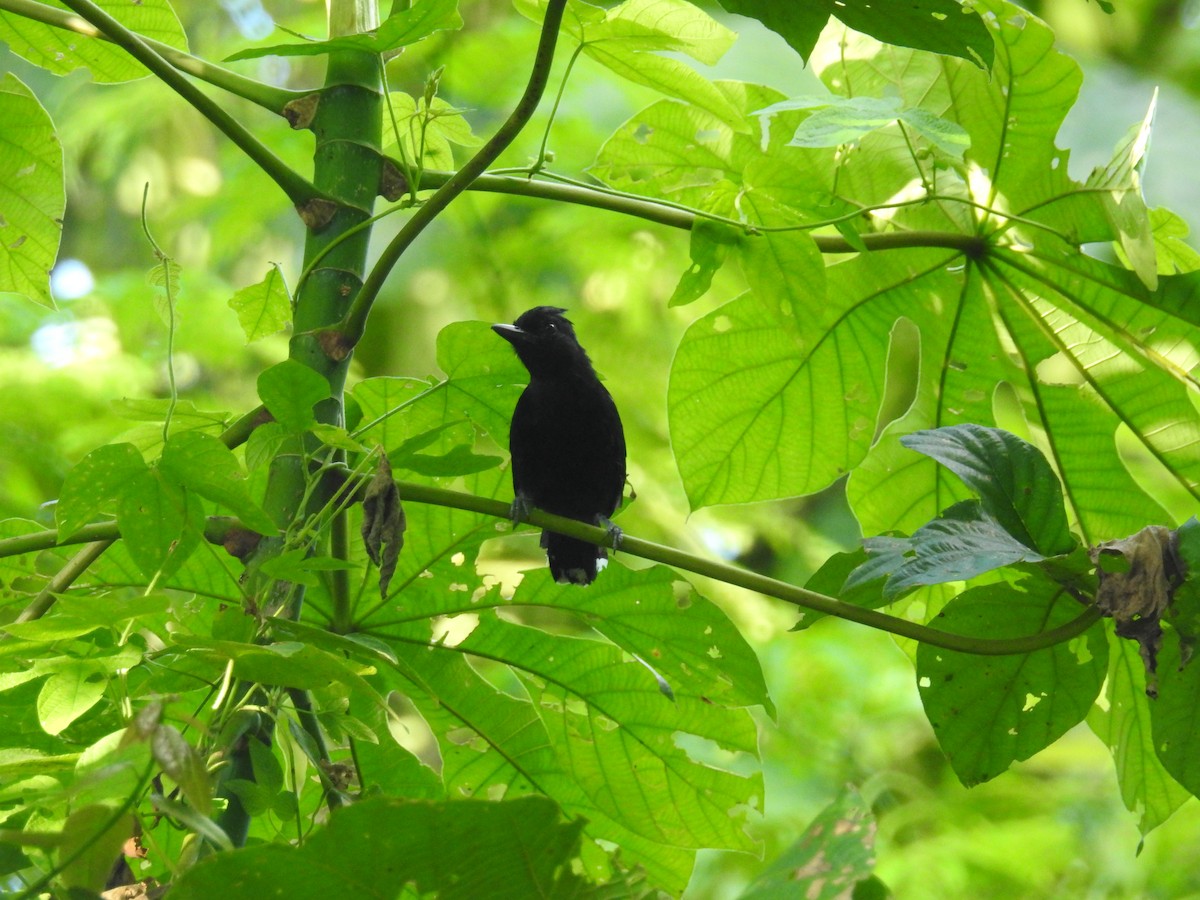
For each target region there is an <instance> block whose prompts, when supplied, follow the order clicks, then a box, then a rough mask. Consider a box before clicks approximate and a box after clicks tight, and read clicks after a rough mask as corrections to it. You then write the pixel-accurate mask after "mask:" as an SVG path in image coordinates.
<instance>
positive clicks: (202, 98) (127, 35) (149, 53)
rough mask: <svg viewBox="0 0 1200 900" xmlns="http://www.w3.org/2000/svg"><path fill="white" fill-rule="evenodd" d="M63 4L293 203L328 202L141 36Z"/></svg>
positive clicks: (75, 1)
mask: <svg viewBox="0 0 1200 900" xmlns="http://www.w3.org/2000/svg"><path fill="white" fill-rule="evenodd" d="M63 2H64V3H66V5H67V6H69V7H71V9H73V10H75V12H77V13H78V14H79V15H81V16H82V17H83V18H84V19H86V20H87V21H88V22H90V23H92V25H94V26H95V27H96V28H97V29H99V31H100V32H101V33H102V34H104V35H106V36H107V37H108V38H109V39H110V40H112V42H113V43H115V44H117V45H118V46H120V47H121V48H122V49H124V50H125V51H126V52H128V53H129V55H130V56H132V57H133V58H134V59H136V60H137V61H138V62H140V63H141V64H142V65H144V66H145V67H146V68H147V69H149V70H150V71H151V72H152V73H153V74H154V75H156V76H157V77H158V78H159V80H161V81H162V82H163V83H164V84H166V85H167V86H168V87H169V88H171V89H172V90H174V91H175V92H176V93H177V94H179V96H181V97H183V99H184V100H186V101H187V102H188V103H190V104H191V105H192V106H193V107H194V108H195V109H196V110H197V111H198V112H199V113H200V114H201V115H203V116H204V117H205V118H206V119H208V120H209V121H210V122H212V123H213V125H215V126H216V127H217V128H219V129H220V130H221V131H222V132H223V133H224V134H225V136H226V137H228V138H229V139H230V140H231V141H233V143H234V144H236V145H237V146H238V147H239V148H240V149H241V150H242V152H244V153H245V154H246V155H247V156H249V157H250V159H252V160H253V161H254V163H255V164H256V165H257V166H258V167H259V168H260V169H262V170H263V171H264V172H266V173H267V174H268V175H269V176H270V177H271V178H272V179H273V180H274V181H275V183H276V184H277V185H279V187H280V189H282V190H283V192H284V193H285V194H287V197H288V199H289V200H291V201H292V203H293V204H295V205H296V206H302V205H304V204H305V203H307V202H308V201H311V200H317V199H324V200H328V198H325V197H323V196H322V195H321V192H320V191H318V190H317V189H316V188H315V187H313V185H312V184H311V183H310V182H309V181H308V180H307V179H305V178H304V177H303V176H302V175H300V174H299V173H298V172H295V171H293V170H292V169H291V168H289V167H288V166H287V165H286V164H285V163H284V162H283V161H282V160H281V159H280V158H279V157H277V156H276V155H275V154H274V153H272V152H271V151H270V149H268V148H267V146H266V145H265V144H263V143H261V142H260V141H259V140H258V138H256V137H255V136H254V135H252V134H251V133H250V132H249V131H247V130H246V128H245V126H243V125H242V124H241V123H240V122H238V121H237V120H236V119H235V118H233V116H231V115H229V113H227V112H226V111H225V110H224V109H222V108H221V106H220V105H219V104H218V103H217V102H216V101H215V100H213V99H212V98H211V97H209V96H208V95H206V94H205V93H204V92H203V91H201V90H200V89H199V88H198V87H196V86H195V85H194V84H192V83H191V82H190V81H188V80H187V78H186V77H184V76H183V75H182V74H181V73H180V72H178V71H177V70H176V69H175V67H174V66H172V65H171V63H169V62H168V61H167V60H166V59H164V58H163V57H162V56H160V55H159V54H158V53H157V52H156V51H155V50H153V49H151V48H150V46H149V45H147V44H146V42H145V41H143V40H142V38H141V37H140V36H139V35H137V34H134V33H133V32H132V31H130V30H129V29H128V28H126V27H125V26H124V25H122V24H121V23H120V22H118V21H117V20H116V19H114V18H113V17H112V16H110V15H109V14H108V13H107V12H105V11H104V10H102V9H101V8H100V7H98V6H97V5H96V4H95V3H92V2H91V0H63Z"/></svg>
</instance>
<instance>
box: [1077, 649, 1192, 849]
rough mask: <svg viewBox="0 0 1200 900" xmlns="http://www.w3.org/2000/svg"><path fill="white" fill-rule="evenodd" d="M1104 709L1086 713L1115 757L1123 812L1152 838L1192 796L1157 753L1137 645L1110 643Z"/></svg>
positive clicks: (1097, 734)
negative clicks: (1156, 830) (1153, 833)
mask: <svg viewBox="0 0 1200 900" xmlns="http://www.w3.org/2000/svg"><path fill="white" fill-rule="evenodd" d="M1104 699H1105V700H1106V701H1107V703H1106V704H1105V705H1104V706H1101V705H1100V704H1097V705H1095V706H1093V707H1092V711H1091V712H1089V713H1088V717H1087V723H1088V726H1089V727H1090V728H1091V729H1092V731H1094V732H1095V733H1096V736H1097V737H1098V738H1100V740H1102V741H1104V743H1105V745H1106V746H1107V747H1108V750H1109V752H1110V753H1112V756H1113V763H1114V764H1115V765H1116V769H1117V782H1118V783H1119V784H1120V786H1121V799H1122V800H1123V801H1124V802H1125V808H1126V809H1128V810H1129V811H1130V812H1132V813H1133V814H1134V815H1136V816H1137V817H1138V828H1139V829H1140V831H1141V832H1142V834H1148V833H1149V832H1150V831H1152V830H1154V829H1155V828H1157V827H1158V826H1159V825H1161V824H1162V823H1163V822H1165V821H1166V820H1167V819H1168V818H1169V817H1170V815H1171V814H1172V813H1173V812H1175V810H1177V809H1178V808H1179V807H1180V806H1181V805H1183V802H1184V801H1185V800H1187V799H1188V797H1190V796H1191V795H1190V794H1189V793H1188V791H1186V790H1185V789H1184V788H1183V787H1181V786H1180V784H1179V782H1177V781H1176V780H1175V779H1174V778H1172V777H1171V776H1170V775H1169V774H1167V770H1166V769H1165V768H1163V764H1162V763H1161V762H1159V759H1158V755H1157V754H1156V753H1155V749H1154V736H1153V734H1152V728H1151V719H1152V717H1151V713H1150V710H1151V708H1152V706H1151V704H1153V703H1154V701H1152V700H1149V699H1148V698H1147V697H1146V667H1145V663H1143V661H1142V659H1141V657H1140V656H1139V654H1138V647H1137V644H1136V643H1134V642H1133V641H1128V640H1123V639H1118V640H1115V641H1113V642H1111V646H1110V649H1109V661H1108V680H1107V682H1105V688H1104Z"/></svg>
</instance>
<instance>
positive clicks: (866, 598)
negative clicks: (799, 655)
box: [789, 548, 891, 631]
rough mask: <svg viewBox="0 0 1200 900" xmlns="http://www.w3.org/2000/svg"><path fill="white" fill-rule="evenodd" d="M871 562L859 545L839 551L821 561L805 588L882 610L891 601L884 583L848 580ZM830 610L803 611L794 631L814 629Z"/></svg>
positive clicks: (865, 607) (792, 628) (867, 607)
mask: <svg viewBox="0 0 1200 900" xmlns="http://www.w3.org/2000/svg"><path fill="white" fill-rule="evenodd" d="M866 562H867V553H866V551H865V550H863V549H861V548H858V549H855V550H852V551H850V552H848V553H835V554H833V556H831V557H829V558H828V559H827V560H825V562H823V563H822V564H821V567H820V568H819V569H817V571H815V572H814V573H813V574H812V576H811V577H810V578H809V579H808V581H806V582H804V588H805V590H809V591H815V592H816V593H818V594H825V595H826V596H827V597H836V598H837V599H839V600H841V601H842V602H843V603H853V604H854V605H855V606H861V607H863V608H864V609H878V608H879V607H880V606H886V605H887V604H888V603H890V602H891V600H890V599H889V598H887V597H884V595H883V590H882V587H883V585H882V583H880V582H878V581H877V580H876V581H873V582H871V583H863V584H858V585H847V584H846V579H847V578H849V577H850V573H851V572H853V571H854V570H855V569H857V568H859V567H860V566H862V565H863V564H864V563H866ZM826 615H827V613H823V612H817V611H815V610H811V609H803V608H801V610H800V620H799V621H798V622H797V623H796V624H795V625H793V626H792V627H791V629H789V630H791V631H804V630H806V629H808V628H811V627H812V626H813V625H815V624H816V623H817V622H819V621H820V620H821V619H824V618H825V617H826Z"/></svg>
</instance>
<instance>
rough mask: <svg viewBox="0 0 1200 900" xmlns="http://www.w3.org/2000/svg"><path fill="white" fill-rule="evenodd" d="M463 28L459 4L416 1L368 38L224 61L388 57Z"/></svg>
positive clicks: (277, 47) (251, 52) (246, 53)
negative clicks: (352, 54)
mask: <svg viewBox="0 0 1200 900" xmlns="http://www.w3.org/2000/svg"><path fill="white" fill-rule="evenodd" d="M455 28H462V17H461V16H460V15H459V14H458V0H417V2H416V3H414V4H413V5H412V6H411V7H396V8H394V9H393V12H392V14H391V15H390V16H388V17H387V18H386V19H384V20H383V22H381V23H380V25H379V28H378V30H376V31H374V32H372V33H369V34H354V35H347V36H345V37H336V38H331V39H330V40H327V41H304V42H302V43H295V44H273V45H271V46H269V47H251V48H250V49H248V50H239V51H238V52H237V53H234V54H233V55H231V56H229V57H227V61H228V62H233V61H234V60H240V59H257V58H259V57H261V56H321V55H322V54H325V53H331V52H332V51H334V50H365V51H367V52H368V53H387V52H388V51H391V50H396V49H398V48H400V47H407V46H408V45H409V44H415V43H416V42H417V41H420V40H424V39H425V38H427V37H429V36H430V35H431V34H433V33H434V32H437V31H444V30H447V29H455Z"/></svg>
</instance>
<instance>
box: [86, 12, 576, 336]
mask: <svg viewBox="0 0 1200 900" xmlns="http://www.w3.org/2000/svg"><path fill="white" fill-rule="evenodd" d="M72 2H79V0H72ZM566 5H567V0H549V2H548V3H547V4H546V17H545V19H543V20H542V34H541V38H540V39H539V41H538V47H537V53H536V54H535V55H534V60H533V69H532V71H531V72H530V73H529V82H528V84H526V86H525V93H524V94H522V96H521V99H520V100H519V101H518V102H517V105H516V106H515V107H514V108H513V111H512V114H511V115H510V116H509V117H508V119H507V120H506V121H505V122H504V124H503V125H501V126H500V128H499V129H498V130H497V131H496V133H495V134H494V135H492V138H491V140H489V141H488V142H487V143H486V144H484V145H483V146H482V147H481V148H480V149H479V152H478V153H476V154H475V155H474V156H472V157H471V159H469V160H468V161H467V163H466V164H465V165H464V166H463V167H462V168H461V169H459V170H458V171H457V172H455V173H454V174H453V175H452V176H450V178H449V179H447V181H446V183H445V184H443V185H442V186H441V187H440V188H438V190H437V191H435V192H434V194H433V196H432V197H430V198H429V199H428V200H426V201H425V204H424V205H423V206H422V207H421V208H420V209H418V210H417V212H416V213H415V214H414V215H413V217H412V218H411V219H409V220H408V221H407V222H406V223H405V224H404V227H403V228H401V229H400V233H399V234H397V235H396V236H395V237H394V238H392V242H391V243H390V244H388V245H387V247H386V248H385V249H384V251H383V253H382V254H380V256H379V260H378V261H377V262H376V263H375V266H374V268H372V269H371V272H370V274H369V275H368V276H367V280H366V281H365V282H363V286H362V288H361V289H360V290H359V292H358V294H357V295H355V297H354V300H353V302H352V303H351V305H350V309H349V310H348V311H347V313H346V318H345V319H344V320H343V322H342V325H341V328H340V329H339V330H340V331H341V335H342V340H343V342H344V346H346V347H347V348H349V347H353V346H354V345H355V344H357V343H358V341H359V339H360V338H362V335H363V331H364V330H365V329H366V324H367V316H368V315H370V312H371V306H372V305H373V304H374V302H375V298H376V297H377V296H378V295H379V291H380V289H381V288H382V287H383V284H384V282H385V281H387V278H388V275H390V274H391V271H392V269H393V268H394V267H395V265H396V263H397V262H399V260H400V257H401V256H402V255H403V253H404V251H405V250H407V249H408V247H409V245H410V244H411V243H412V242H413V241H414V240H416V239H417V236H418V235H419V234H420V233H421V232H422V231H424V230H425V229H426V228H427V227H428V226H429V224H430V223H431V222H433V220H434V219H435V218H436V217H437V216H438V215H439V214H440V213H441V212H442V210H444V209H445V208H446V207H447V206H448V205H449V204H450V201H452V200H453V199H454V198H455V197H457V196H458V195H459V194H461V193H462V192H463V191H465V190H466V189H467V188H468V187H470V186H471V183H472V182H473V181H475V179H476V178H478V177H479V176H480V175H482V174H483V172H484V170H485V169H487V167H488V166H490V165H491V164H492V162H494V161H495V159H496V157H498V156H499V155H500V154H501V153H502V152H503V151H504V149H505V148H506V147H508V145H509V144H511V143H512V142H513V140H514V139H515V138H516V137H517V135H518V134H520V133H521V130H522V129H523V128H524V127H525V125H526V123H528V122H529V120H530V118H531V117H532V116H533V113H534V111H535V110H536V109H537V106H538V103H539V102H540V101H541V99H542V95H543V94H544V93H545V91H546V83H547V80H548V79H549V77H550V66H551V64H552V63H553V62H554V47H555V44H556V43H557V41H558V27H559V25H560V24H561V23H562V16H563V9H564V8H565V7H566Z"/></svg>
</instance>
